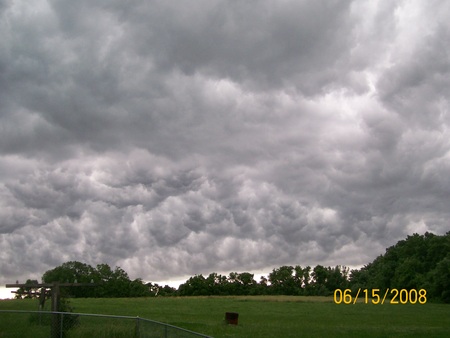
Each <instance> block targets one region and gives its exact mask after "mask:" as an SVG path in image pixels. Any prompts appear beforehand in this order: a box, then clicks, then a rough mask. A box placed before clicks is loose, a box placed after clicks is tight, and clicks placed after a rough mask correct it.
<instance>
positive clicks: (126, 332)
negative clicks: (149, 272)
mask: <svg viewBox="0 0 450 338" xmlns="http://www.w3.org/2000/svg"><path fill="white" fill-rule="evenodd" d="M0 337H2V338H6V337H11V338H13V337H20V338H23V337H33V338H40V337H42V338H44V337H50V338H72V337H73V338H75V337H76V338H83V337H89V338H92V337H99V338H102V337H105V338H106V337H108V338H109V337H115V338H121V337H124V338H125V337H126V338H130V337H135V338H175V337H179V338H196V337H203V338H212V337H210V336H207V335H204V334H201V333H197V332H193V331H190V330H187V329H183V328H180V327H177V326H173V325H170V324H166V323H161V322H158V321H154V320H150V319H145V318H140V317H130V316H116V315H103V314H92V313H74V312H53V311H24V310H0Z"/></svg>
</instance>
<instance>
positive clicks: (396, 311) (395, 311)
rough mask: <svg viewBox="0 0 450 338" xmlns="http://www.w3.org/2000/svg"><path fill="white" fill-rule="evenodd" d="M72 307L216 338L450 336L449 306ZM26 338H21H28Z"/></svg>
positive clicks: (193, 303)
mask: <svg viewBox="0 0 450 338" xmlns="http://www.w3.org/2000/svg"><path fill="white" fill-rule="evenodd" d="M71 305H72V306H73V307H74V311H75V312H81V313H99V314H111V315H124V316H139V317H142V318H147V319H152V320H156V321H160V322H164V323H168V324H171V325H175V326H179V327H183V328H186V329H188V330H192V331H196V332H200V333H203V334H207V335H211V336H213V337H217V338H220V337H245V338H251V337H450V306H449V305H445V304H432V303H427V304H424V305H420V304H415V305H412V304H406V305H400V304H399V305H390V304H384V305H372V304H364V303H361V302H360V303H357V304H355V305H344V304H342V305H337V304H334V303H333V300H332V298H326V297H295V296H253V297H251V296H248V297H183V298H181V297H180V298H124V299H71ZM0 309H11V310H14V309H15V310H19V309H20V310H36V309H37V301H35V300H31V301H30V300H5V301H0ZM225 312H238V313H239V324H238V325H237V326H235V325H226V324H225V323H224V318H225ZM17 317H20V316H11V315H10V314H8V315H5V314H2V313H0V337H2V338H3V337H12V336H7V335H4V334H3V335H2V332H6V331H5V330H6V329H5V328H6V327H8V326H11V325H14V326H20V325H19V324H18V323H17V321H18V320H19V319H18V318H17ZM14 321H16V322H14ZM80 321H81V325H80V327H79V328H77V329H74V330H73V332H71V335H69V337H84V336H89V334H91V336H92V333H86V334H84V333H83V330H84V331H86V332H87V328H88V327H89V326H90V325H92V326H97V327H99V326H100V327H103V328H104V329H103V332H104V333H103V334H102V335H98V336H104V337H111V336H113V335H112V334H108V330H110V331H111V332H112V328H114V327H115V326H117V325H119V324H118V321H107V320H102V319H95V318H87V317H83V318H81V320H80ZM91 322H92V324H89V323H91ZM127 325H128V324H127ZM22 326H23V325H22ZM33 332H34V333H36V332H37V331H33ZM76 332H77V334H76V335H75V333H76ZM23 334H24V333H23V332H21V333H20V335H18V337H19V336H20V337H27V335H23ZM32 336H33V337H35V336H36V335H32ZM47 336H48V335H47ZM117 336H119V335H117ZM121 336H126V334H125V333H124V334H123V335H121ZM30 337H31V336H30ZM36 337H37V336H36Z"/></svg>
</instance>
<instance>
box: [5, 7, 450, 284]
mask: <svg viewBox="0 0 450 338" xmlns="http://www.w3.org/2000/svg"><path fill="white" fill-rule="evenodd" d="M449 22H450V2H449V1H431V0H430V1H414V0H408V1H388V0H385V1H371V0H370V1H369V0H367V1H289V0H283V1H268V0H251V1H234V0H230V1H217V0H197V1H193V0H185V1H162V0H160V1H157V0H154V1H137V0H128V1H122V0H80V1H57V0H48V1H43V0H28V1H25V0H17V1H12V0H0V34H1V38H0V246H1V250H0V257H1V259H0V284H5V283H11V282H13V283H14V282H15V281H16V280H19V281H25V280H26V279H28V278H31V279H38V280H40V278H41V276H42V274H43V273H44V272H45V271H47V270H50V269H52V268H54V267H56V266H59V265H61V264H62V263H64V262H67V261H80V262H83V263H86V264H90V265H92V266H94V267H95V266H96V265H97V264H100V263H106V264H109V265H110V266H111V267H115V266H119V267H121V268H122V269H124V270H125V271H126V272H127V273H128V274H129V276H130V278H131V279H134V278H142V279H143V280H145V281H153V282H157V281H162V280H164V281H168V280H183V279H184V280H186V279H187V278H189V277H190V276H193V275H196V274H203V275H208V274H209V273H211V272H218V273H223V274H226V275H227V274H228V273H229V272H233V271H237V272H244V271H249V272H255V273H261V272H266V273H269V272H271V271H272V270H273V269H274V268H278V267H280V266H282V265H301V266H306V265H310V266H315V265H318V264H321V265H324V266H335V265H345V266H356V267H357V266H359V267H360V266H363V265H364V264H367V263H369V262H371V261H372V260H374V259H375V258H376V257H377V256H378V255H380V254H383V253H384V252H385V249H386V248H387V247H389V246H391V245H394V244H395V243H396V242H397V241H399V240H401V239H405V238H406V236H408V235H412V234H413V233H419V234H423V233H425V232H426V231H428V232H432V233H434V234H437V235H443V234H445V233H446V232H447V231H449V230H450V226H449V219H450V202H449V201H450V175H449V172H450V131H449V127H450V113H449V97H450V95H449V94H450V47H449V46H450V45H449V43H448V42H449V41H450V25H449V24H448V23H449Z"/></svg>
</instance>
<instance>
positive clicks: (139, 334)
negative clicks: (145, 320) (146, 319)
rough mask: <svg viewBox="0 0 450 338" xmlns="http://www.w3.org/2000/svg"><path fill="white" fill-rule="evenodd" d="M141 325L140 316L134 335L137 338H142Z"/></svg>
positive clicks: (137, 319)
mask: <svg viewBox="0 0 450 338" xmlns="http://www.w3.org/2000/svg"><path fill="white" fill-rule="evenodd" d="M139 324H140V318H139V316H137V317H136V328H135V334H134V336H135V337H136V338H139V337H140V336H141V332H140V327H139Z"/></svg>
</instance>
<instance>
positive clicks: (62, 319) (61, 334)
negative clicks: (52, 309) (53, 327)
mask: <svg viewBox="0 0 450 338" xmlns="http://www.w3.org/2000/svg"><path fill="white" fill-rule="evenodd" d="M60 316H61V319H60V321H61V326H60V328H61V329H60V332H59V337H60V338H63V331H64V330H63V327H64V315H63V314H62V313H60Z"/></svg>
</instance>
